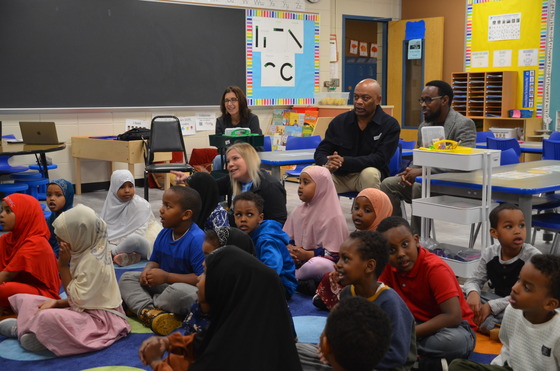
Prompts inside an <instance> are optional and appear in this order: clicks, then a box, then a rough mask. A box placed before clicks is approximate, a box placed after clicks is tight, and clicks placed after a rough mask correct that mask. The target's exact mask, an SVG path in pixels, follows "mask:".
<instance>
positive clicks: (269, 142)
mask: <svg viewBox="0 0 560 371" xmlns="http://www.w3.org/2000/svg"><path fill="white" fill-rule="evenodd" d="M263 149H264V151H265V152H270V151H272V140H271V139H270V135H265V136H264V144H263Z"/></svg>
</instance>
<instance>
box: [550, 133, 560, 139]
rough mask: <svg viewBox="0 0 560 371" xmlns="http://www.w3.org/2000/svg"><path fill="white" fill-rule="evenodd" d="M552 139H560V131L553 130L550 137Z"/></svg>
mask: <svg viewBox="0 0 560 371" xmlns="http://www.w3.org/2000/svg"><path fill="white" fill-rule="evenodd" d="M548 139H550V140H560V131H553V132H552V133H550V136H549V137H548Z"/></svg>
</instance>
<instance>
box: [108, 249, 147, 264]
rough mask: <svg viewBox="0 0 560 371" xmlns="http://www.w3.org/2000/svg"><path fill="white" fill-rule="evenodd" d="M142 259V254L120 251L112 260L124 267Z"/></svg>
mask: <svg viewBox="0 0 560 371" xmlns="http://www.w3.org/2000/svg"><path fill="white" fill-rule="evenodd" d="M140 260H142V256H141V255H140V254H138V253H137V252H132V253H130V254H127V253H124V252H123V253H120V254H117V255H115V257H114V258H113V262H114V263H115V264H116V265H118V266H119V267H126V266H127V265H132V264H136V263H138V262H139V261H140Z"/></svg>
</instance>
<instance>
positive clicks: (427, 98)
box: [418, 95, 443, 104]
mask: <svg viewBox="0 0 560 371" xmlns="http://www.w3.org/2000/svg"><path fill="white" fill-rule="evenodd" d="M441 98H443V97H442V96H441V95H440V96H439V97H425V98H418V103H420V104H422V103H426V104H430V103H432V101H433V100H434V99H441Z"/></svg>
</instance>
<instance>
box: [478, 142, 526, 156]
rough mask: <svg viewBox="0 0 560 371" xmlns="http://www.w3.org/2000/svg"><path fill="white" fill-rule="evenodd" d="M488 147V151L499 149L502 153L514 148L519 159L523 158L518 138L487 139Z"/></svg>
mask: <svg viewBox="0 0 560 371" xmlns="http://www.w3.org/2000/svg"><path fill="white" fill-rule="evenodd" d="M486 146H487V148H488V149H499V150H501V151H503V150H505V149H508V148H513V149H514V151H515V153H517V157H519V156H521V147H520V146H519V142H518V141H517V139H516V138H492V137H487V138H486Z"/></svg>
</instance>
